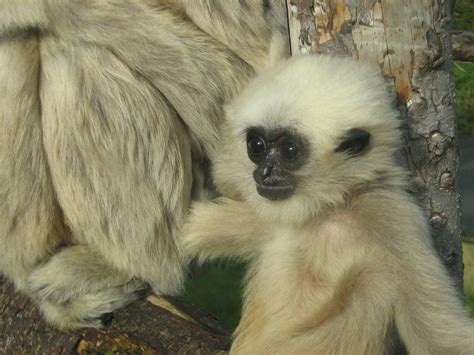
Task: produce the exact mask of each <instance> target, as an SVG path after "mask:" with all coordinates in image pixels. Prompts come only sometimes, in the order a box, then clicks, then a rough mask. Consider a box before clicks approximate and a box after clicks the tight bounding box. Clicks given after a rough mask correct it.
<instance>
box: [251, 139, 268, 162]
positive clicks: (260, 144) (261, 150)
mask: <svg viewBox="0 0 474 355" xmlns="http://www.w3.org/2000/svg"><path fill="white" fill-rule="evenodd" d="M266 150H267V147H266V144H265V141H264V140H263V138H261V137H257V136H249V137H248V138H247V154H248V156H249V158H250V160H252V161H253V162H255V161H259V160H260V158H262V157H263V155H264V154H265V151H266Z"/></svg>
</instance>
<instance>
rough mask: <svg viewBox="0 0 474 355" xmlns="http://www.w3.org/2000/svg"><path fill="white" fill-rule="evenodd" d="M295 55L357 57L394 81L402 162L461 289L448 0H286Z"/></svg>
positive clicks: (433, 234)
mask: <svg viewBox="0 0 474 355" xmlns="http://www.w3.org/2000/svg"><path fill="white" fill-rule="evenodd" d="M287 4H288V13H289V24H290V26H289V27H290V38H291V41H290V42H291V49H292V54H293V55H296V54H299V53H308V52H312V53H327V54H332V55H346V56H352V57H354V58H357V59H358V60H360V61H362V62H366V63H368V64H370V65H372V66H373V67H374V68H377V69H378V70H379V71H381V73H382V74H383V75H384V77H385V78H386V79H387V80H390V81H391V82H392V83H393V84H394V85H393V88H394V91H395V93H394V102H396V105H397V107H398V108H399V111H400V116H401V119H403V120H404V122H406V125H405V132H404V133H405V152H404V153H405V154H404V156H405V158H406V159H404V160H405V162H406V164H407V166H408V167H409V169H410V170H411V171H412V172H413V174H414V176H415V179H414V181H415V184H414V186H415V187H416V189H415V190H416V191H414V192H415V193H416V195H417V197H418V198H419V201H420V204H421V206H423V207H424V209H425V210H426V213H427V215H428V218H429V222H430V225H431V227H432V237H433V240H434V243H435V247H436V249H437V250H438V253H439V255H440V257H441V258H442V260H443V261H444V263H445V264H446V266H447V267H448V269H449V271H450V273H451V275H452V276H453V278H454V280H455V282H456V284H457V286H458V287H459V288H460V289H461V290H462V271H463V264H462V254H461V237H460V234H461V228H460V218H461V216H460V202H459V201H460V199H459V194H458V192H457V190H456V187H455V186H456V184H455V182H456V172H457V166H458V154H457V149H458V143H457V126H456V121H455V114H454V85H453V77H452V53H451V48H452V47H451V36H450V29H449V26H450V23H449V20H450V18H449V14H450V9H451V7H450V1H449V0H410V1H405V0H287Z"/></svg>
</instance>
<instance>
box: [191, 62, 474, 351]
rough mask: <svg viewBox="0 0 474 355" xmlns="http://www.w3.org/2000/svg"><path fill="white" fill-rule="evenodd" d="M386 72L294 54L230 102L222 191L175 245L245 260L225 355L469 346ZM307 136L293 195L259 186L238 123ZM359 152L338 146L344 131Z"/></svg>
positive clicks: (472, 345) (219, 176)
mask: <svg viewBox="0 0 474 355" xmlns="http://www.w3.org/2000/svg"><path fill="white" fill-rule="evenodd" d="M386 91H387V90H386V88H385V87H384V84H383V81H382V80H381V79H380V78H377V77H376V76H375V74H374V73H373V72H371V71H370V70H368V69H366V68H364V67H363V66H361V64H360V63H355V62H353V61H352V60H349V59H336V58H325V57H322V58H318V57H301V58H296V59H292V60H290V61H289V62H288V63H284V64H282V65H281V66H279V67H277V68H276V69H274V70H271V71H270V72H268V73H266V74H263V75H262V76H260V77H259V78H257V79H256V80H255V81H253V82H252V83H251V84H250V85H249V87H248V88H246V89H245V90H244V91H243V93H242V94H241V95H240V96H239V97H238V98H237V99H236V100H235V101H234V102H233V104H232V105H231V106H230V107H229V109H228V122H227V123H226V127H225V128H224V130H223V136H222V137H223V138H222V144H223V145H224V147H225V148H224V149H223V151H222V153H221V154H219V155H218V156H217V157H216V162H215V169H214V174H215V181H216V184H217V187H218V189H220V191H222V192H223V193H224V194H225V195H227V196H231V197H232V198H233V199H229V198H225V197H224V198H219V199H217V200H216V201H215V202H197V203H195V204H194V205H193V207H192V211H191V215H190V219H189V222H188V223H187V224H186V225H185V229H184V230H185V245H186V246H187V249H188V250H189V251H190V252H191V253H192V254H194V253H197V254H198V256H199V259H200V260H201V261H204V260H207V259H213V258H218V257H222V256H234V257H240V258H244V259H247V260H249V262H250V270H249V273H248V275H247V280H246V288H245V296H244V307H243V315H242V319H241V322H240V324H239V326H238V328H237V330H236V332H235V339H234V343H233V345H232V350H231V353H235V354H236V353H238V354H257V353H262V354H264V353H265V354H275V353H281V354H290V353H307V354H309V353H311V354H314V353H318V354H383V353H390V352H393V351H395V345H396V341H395V340H396V339H395V337H394V334H396V333H397V332H398V334H399V337H400V338H401V340H402V341H403V343H404V344H405V346H406V348H407V349H408V351H409V353H411V354H472V353H474V326H473V324H472V323H471V321H470V320H469V319H468V316H467V315H466V312H465V310H464V308H463V304H462V302H461V301H460V299H459V297H458V295H457V293H456V290H455V289H454V287H453V285H452V282H451V280H450V278H449V276H448V274H447V271H446V270H445V268H444V266H443V265H442V264H441V262H440V260H439V259H438V257H437V255H436V252H435V250H434V249H433V247H432V245H431V240H430V235H429V228H428V225H427V222H426V218H425V216H424V215H423V212H422V210H421V209H420V208H419V207H418V206H417V205H416V204H415V203H414V201H413V200H412V198H411V197H410V196H409V195H408V194H407V193H406V192H405V187H406V185H407V178H406V174H405V171H403V169H402V168H400V167H399V166H398V165H397V164H396V163H395V162H394V158H393V156H394V153H395V151H396V150H397V149H399V147H400V144H401V142H400V132H399V130H398V128H397V126H398V122H397V119H396V112H395V110H393V109H392V108H391V105H390V103H389V100H388V95H387V93H386ZM253 126H260V127H264V128H269V129H272V128H282V129H285V128H291V129H292V130H297V131H298V132H300V134H302V135H304V136H305V137H306V138H307V141H309V142H310V147H308V148H309V150H310V158H309V159H308V161H307V162H306V163H305V165H304V166H303V167H302V168H301V169H299V170H298V171H297V172H296V174H297V181H298V184H297V187H296V192H295V194H294V195H293V196H291V197H289V198H288V199H285V200H281V201H270V200H268V199H265V198H263V197H262V196H260V195H259V194H258V193H257V190H256V186H255V181H254V179H253V176H252V173H253V171H254V169H255V164H254V163H252V162H251V161H250V159H249V158H248V156H247V144H246V136H245V132H246V129H247V128H249V127H253ZM353 128H358V129H364V130H366V131H368V132H370V134H371V140H370V145H369V148H368V149H367V151H365V152H364V153H363V154H361V155H357V156H351V155H348V154H347V153H345V152H338V151H336V147H338V144H339V142H340V140H341V137H343V136H344V134H345V132H347V131H348V130H350V129H353Z"/></svg>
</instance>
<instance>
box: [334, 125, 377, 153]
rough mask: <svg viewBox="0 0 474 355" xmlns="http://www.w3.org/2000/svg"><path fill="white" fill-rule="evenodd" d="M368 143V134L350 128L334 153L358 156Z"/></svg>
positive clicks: (358, 129)
mask: <svg viewBox="0 0 474 355" xmlns="http://www.w3.org/2000/svg"><path fill="white" fill-rule="evenodd" d="M369 142H370V133H369V132H367V131H366V130H363V129H360V128H352V129H350V130H348V131H347V132H346V135H345V136H344V137H343V138H342V142H341V143H340V144H339V146H338V147H337V148H336V149H335V150H334V151H335V152H347V153H349V154H350V155H358V154H360V153H362V152H363V151H364V150H365V149H366V148H367V147H368V146H369Z"/></svg>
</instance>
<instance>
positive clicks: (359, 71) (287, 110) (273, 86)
mask: <svg viewBox="0 0 474 355" xmlns="http://www.w3.org/2000/svg"><path fill="white" fill-rule="evenodd" d="M391 106H392V105H391V104H390V100H389V98H388V90H387V89H386V86H385V84H384V82H383V80H382V79H381V78H379V77H377V75H376V74H375V73H374V72H373V71H371V70H370V69H368V68H366V67H365V66H364V65H363V64H361V63H358V62H355V61H354V60H351V59H344V58H332V57H317V56H301V57H296V58H292V59H290V60H288V61H287V62H285V63H282V64H280V65H279V66H277V67H276V68H273V69H272V70H270V71H268V72H266V73H264V74H262V75H260V76H259V77H257V78H256V79H255V80H254V81H253V82H251V83H250V84H249V85H248V87H246V88H245V89H244V91H243V92H242V93H241V95H240V96H239V97H237V98H236V99H235V100H234V102H233V103H232V104H231V105H229V106H228V107H227V122H226V124H225V126H224V127H223V135H222V141H221V142H222V145H223V148H222V151H221V152H220V153H219V154H218V156H217V158H216V160H215V164H214V180H215V184H216V186H217V188H218V189H219V190H220V191H221V192H222V193H223V194H224V195H228V196H231V197H233V198H239V199H242V200H245V201H247V202H249V203H250V204H251V205H252V206H254V207H255V210H256V213H258V214H259V215H260V216H261V217H263V218H267V219H271V220H278V221H283V222H289V223H302V222H304V221H306V220H307V219H308V218H311V217H312V216H313V215H315V214H317V213H319V212H321V209H323V208H328V207H329V208H332V207H341V206H342V207H343V206H345V204H346V202H347V200H348V198H349V196H351V194H353V193H354V191H355V190H356V189H360V188H361V187H363V186H366V185H370V183H371V182H373V181H380V180H383V179H384V178H385V177H390V175H396V172H397V171H398V170H397V168H396V165H395V164H394V159H393V155H394V152H395V151H396V150H397V149H398V148H399V147H400V132H399V130H398V129H397V127H398V126H399V122H398V121H397V119H396V116H397V114H396V112H395V110H394V109H393V108H392V107H391Z"/></svg>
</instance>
